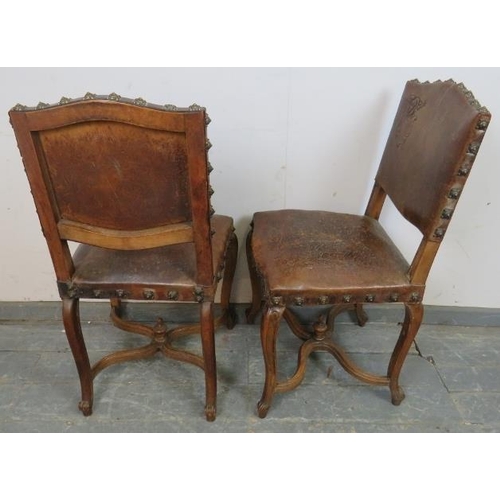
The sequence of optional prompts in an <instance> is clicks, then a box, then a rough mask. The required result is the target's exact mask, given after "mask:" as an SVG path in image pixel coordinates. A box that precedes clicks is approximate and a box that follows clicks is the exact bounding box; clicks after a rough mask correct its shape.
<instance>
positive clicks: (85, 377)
mask: <svg viewBox="0 0 500 500" xmlns="http://www.w3.org/2000/svg"><path fill="white" fill-rule="evenodd" d="M9 115H10V120H11V123H12V126H13V128H14V131H15V135H16V138H17V142H18V146H19V149H20V152H21V155H22V157H23V161H24V165H25V169H26V173H27V176H28V180H29V182H30V185H31V190H32V193H33V197H34V200H35V205H36V208H37V211H38V215H39V218H40V222H41V225H42V229H43V232H44V235H45V238H46V240H47V244H48V247H49V251H50V255H51V257H52V261H53V265H54V269H55V273H56V277H57V284H58V287H59V293H60V296H61V298H62V301H63V321H64V326H65V331H66V335H67V337H68V341H69V344H70V347H71V350H72V352H73V356H74V359H75V362H76V366H77V369H78V373H79V377H80V383H81V391H82V400H81V402H80V405H79V408H80V410H81V411H82V412H83V413H84V415H90V414H91V413H92V406H93V380H94V378H95V377H96V375H97V374H98V373H99V372H100V371H101V370H103V369H104V368H106V367H109V366H111V365H114V364H116V363H120V362H123V361H128V360H134V359H143V358H147V357H149V356H152V355H154V354H156V353H158V352H161V353H163V354H164V355H165V356H167V357H171V358H174V359H176V360H180V361H185V362H188V363H192V364H194V365H196V366H199V367H200V368H202V369H203V370H204V372H205V387H206V402H205V414H206V418H207V419H208V420H214V419H215V416H216V393H217V374H216V361H215V343H214V328H215V327H216V326H218V325H219V324H221V323H222V322H226V323H227V326H228V327H230V328H231V327H232V326H233V325H234V312H233V311H232V308H231V306H230V293H231V286H232V281H233V276H234V270H235V265H236V256H237V246H238V244H237V239H236V236H235V234H234V228H233V221H232V219H231V218H230V217H227V216H223V215H213V209H212V208H211V205H210V196H211V195H212V193H213V191H212V189H211V187H210V186H209V182H208V177H209V171H210V169H211V167H210V164H209V163H208V160H207V150H208V149H209V147H210V142H209V141H208V139H207V137H206V125H207V124H208V122H209V118H208V115H207V114H206V112H205V109H204V108H201V107H200V106H197V105H193V106H191V107H189V108H176V107H175V106H172V105H166V106H156V105H153V104H148V103H146V102H145V101H144V100H143V99H136V100H131V99H126V98H122V97H121V96H118V95H116V94H111V95H110V96H107V97H104V96H96V95H94V94H87V95H86V96H85V97H84V98H82V99H75V100H71V99H67V98H63V99H61V102H60V103H58V104H56V105H53V106H50V105H46V104H43V103H40V104H39V105H38V106H37V107H36V108H27V107H25V106H22V105H17V106H16V107H14V108H13V109H12V110H11V111H10V113H9ZM68 241H75V242H78V243H80V245H79V246H78V247H77V249H76V251H75V252H74V254H73V255H72V254H71V251H70V247H69V245H68ZM222 277H223V278H224V280H223V284H222V291H221V309H222V313H221V316H220V317H219V318H217V319H214V300H215V296H216V292H217V288H218V282H219V281H220V280H221V279H222ZM80 299H93V300H97V299H103V300H109V301H111V319H112V321H113V323H114V324H115V325H116V326H118V327H119V328H122V329H124V330H127V331H130V332H134V333H138V334H141V335H143V336H145V337H147V338H149V342H147V343H145V345H144V346H142V347H139V348H134V349H125V350H122V351H118V352H116V353H111V354H109V355H108V356H105V357H104V358H102V359H101V360H100V361H98V362H97V363H96V364H94V365H93V366H91V365H90V362H89V357H88V354H87V350H86V347H85V342H84V337H83V334H82V330H81V324H80V318H79V300H80ZM123 299H127V300H155V301H178V302H193V303H198V304H199V311H200V324H198V325H190V326H181V327H177V328H172V329H168V328H167V326H166V324H165V322H164V320H163V319H162V318H159V319H158V320H157V321H156V324H154V326H152V325H151V326H149V325H146V324H142V323H133V322H131V321H128V320H125V319H124V318H123V317H122V316H123V313H122V308H121V305H122V302H121V301H122V300H123ZM200 331H201V344H202V353H203V354H202V356H200V355H198V354H195V353H192V352H188V351H184V350H181V349H179V348H176V347H174V345H173V341H174V340H175V339H176V338H177V337H179V336H181V335H185V334H190V333H200Z"/></svg>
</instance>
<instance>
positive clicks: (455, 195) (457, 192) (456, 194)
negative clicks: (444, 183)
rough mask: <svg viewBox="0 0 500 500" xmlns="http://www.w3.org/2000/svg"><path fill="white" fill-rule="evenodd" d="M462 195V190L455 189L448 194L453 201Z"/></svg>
mask: <svg viewBox="0 0 500 500" xmlns="http://www.w3.org/2000/svg"><path fill="white" fill-rule="evenodd" d="M459 195H460V188H453V189H452V190H450V192H449V193H448V198H451V199H452V200H456V199H457V198H458V197H459Z"/></svg>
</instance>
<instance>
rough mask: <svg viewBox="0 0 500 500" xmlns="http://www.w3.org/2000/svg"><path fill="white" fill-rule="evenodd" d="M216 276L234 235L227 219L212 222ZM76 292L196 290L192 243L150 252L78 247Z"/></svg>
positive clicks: (222, 218) (74, 279)
mask: <svg viewBox="0 0 500 500" xmlns="http://www.w3.org/2000/svg"><path fill="white" fill-rule="evenodd" d="M211 223H212V229H213V230H215V234H214V235H213V237H212V260H213V269H214V274H216V273H217V271H218V270H220V269H221V267H222V265H223V262H224V252H225V250H226V247H227V242H228V239H229V237H230V235H231V234H232V228H233V220H232V219H231V217H228V216H225V215H214V216H213V217H212V219H211ZM73 261H74V264H75V273H74V275H73V279H72V286H73V288H76V289H78V288H84V289H85V290H89V289H94V288H95V289H99V288H100V287H103V286H104V287H108V286H109V287H113V288H120V289H124V290H125V291H126V290H127V287H129V286H131V285H141V286H146V287H147V286H150V287H154V286H167V287H193V286H195V285H196V260H195V249H194V244H193V243H181V244H177V245H170V246H165V247H159V248H153V249H148V250H109V249H106V248H99V247H93V246H90V245H83V244H82V245H79V246H78V249H77V250H76V252H75V255H74V257H73Z"/></svg>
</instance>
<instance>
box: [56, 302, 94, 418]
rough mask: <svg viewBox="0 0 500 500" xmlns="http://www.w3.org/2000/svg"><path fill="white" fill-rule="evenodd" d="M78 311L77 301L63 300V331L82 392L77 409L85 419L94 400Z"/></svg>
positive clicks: (90, 410) (89, 413)
mask: <svg viewBox="0 0 500 500" xmlns="http://www.w3.org/2000/svg"><path fill="white" fill-rule="evenodd" d="M79 309H80V308H79V300H78V299H68V298H65V299H63V310H62V316H63V323H64V329H65V331H66V337H67V338H68V343H69V346H70V348H71V352H72V353H73V358H74V360H75V364H76V369H77V370H78V375H79V377H80V385H81V391H82V399H81V401H80V403H79V404H78V408H79V409H80V411H81V412H82V413H83V414H84V415H85V416H86V417H87V416H89V415H91V414H92V405H93V400H94V394H93V392H94V391H93V377H92V370H91V368H90V361H89V356H88V353H87V348H86V347H85V341H84V339H83V334H82V329H81V324H80V311H79Z"/></svg>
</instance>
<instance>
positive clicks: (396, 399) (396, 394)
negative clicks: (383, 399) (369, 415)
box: [391, 385, 405, 406]
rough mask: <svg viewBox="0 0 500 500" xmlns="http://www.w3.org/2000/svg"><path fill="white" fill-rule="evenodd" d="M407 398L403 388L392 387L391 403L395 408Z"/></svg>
mask: <svg viewBox="0 0 500 500" xmlns="http://www.w3.org/2000/svg"><path fill="white" fill-rule="evenodd" d="M404 398H405V393H404V391H403V388H402V387H400V386H399V385H398V386H397V387H395V388H392V387H391V402H392V404H393V405H394V406H399V405H400V404H401V401H403V399H404Z"/></svg>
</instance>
